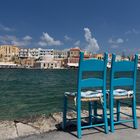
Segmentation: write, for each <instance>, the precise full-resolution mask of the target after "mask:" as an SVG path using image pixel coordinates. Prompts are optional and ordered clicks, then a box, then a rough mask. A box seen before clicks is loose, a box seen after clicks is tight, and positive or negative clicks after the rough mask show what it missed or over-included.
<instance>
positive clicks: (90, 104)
mask: <svg viewBox="0 0 140 140" xmlns="http://www.w3.org/2000/svg"><path fill="white" fill-rule="evenodd" d="M88 106H89V124H90V125H92V102H89V103H88Z"/></svg>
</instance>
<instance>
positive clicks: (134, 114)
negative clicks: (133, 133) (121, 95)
mask: <svg viewBox="0 0 140 140" xmlns="http://www.w3.org/2000/svg"><path fill="white" fill-rule="evenodd" d="M132 115H133V127H134V129H137V128H138V122H137V114H136V97H135V96H134V97H133V98H132Z"/></svg>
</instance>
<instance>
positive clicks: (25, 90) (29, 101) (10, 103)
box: [0, 69, 140, 120]
mask: <svg viewBox="0 0 140 140" xmlns="http://www.w3.org/2000/svg"><path fill="white" fill-rule="evenodd" d="M108 75H109V72H108ZM107 77H108V78H107V83H108V84H109V76H107ZM76 80H77V70H67V69H64V70H36V69H0V120H11V119H16V118H22V117H28V116H32V115H40V114H46V115H48V114H50V113H53V112H58V111H62V105H63V94H64V92H65V91H75V90H76ZM137 104H140V71H138V75H137Z"/></svg>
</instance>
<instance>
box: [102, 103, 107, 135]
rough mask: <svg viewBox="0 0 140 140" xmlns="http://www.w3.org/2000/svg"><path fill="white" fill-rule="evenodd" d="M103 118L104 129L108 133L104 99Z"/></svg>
mask: <svg viewBox="0 0 140 140" xmlns="http://www.w3.org/2000/svg"><path fill="white" fill-rule="evenodd" d="M103 118H104V123H105V126H104V129H105V133H106V134H108V119H107V106H106V100H104V104H103Z"/></svg>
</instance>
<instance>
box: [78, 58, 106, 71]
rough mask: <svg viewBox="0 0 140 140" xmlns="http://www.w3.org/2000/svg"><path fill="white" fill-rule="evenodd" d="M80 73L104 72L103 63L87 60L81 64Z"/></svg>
mask: <svg viewBox="0 0 140 140" xmlns="http://www.w3.org/2000/svg"><path fill="white" fill-rule="evenodd" d="M81 65H82V71H103V70H104V61H102V60H96V59H89V60H83V62H82V63H81Z"/></svg>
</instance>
